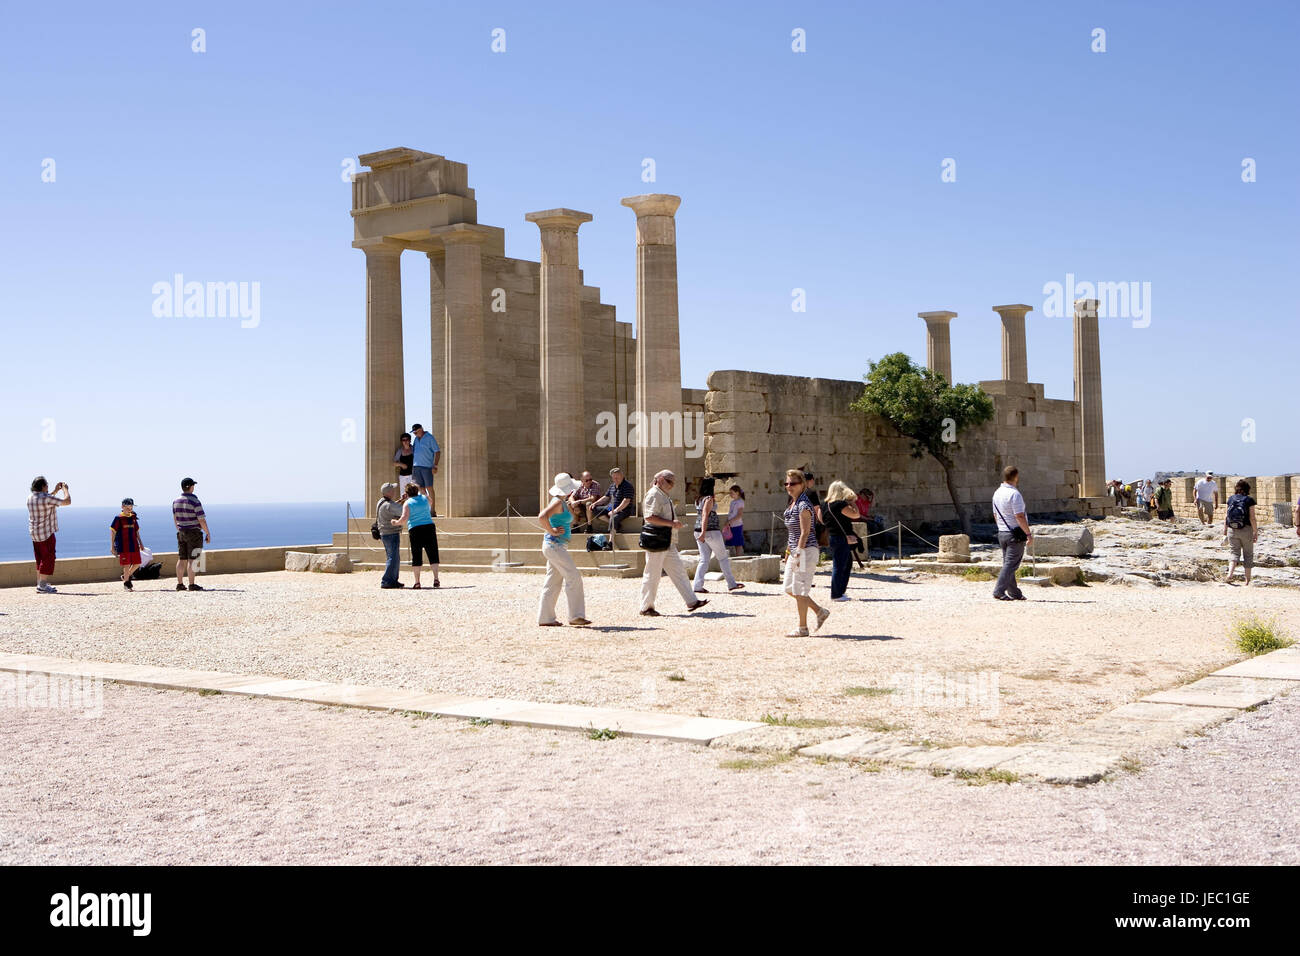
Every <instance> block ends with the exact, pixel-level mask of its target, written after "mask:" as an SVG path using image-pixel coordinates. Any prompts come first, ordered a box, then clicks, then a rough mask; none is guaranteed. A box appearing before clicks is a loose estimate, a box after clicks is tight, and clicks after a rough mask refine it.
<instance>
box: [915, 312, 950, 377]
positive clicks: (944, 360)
mask: <svg viewBox="0 0 1300 956" xmlns="http://www.w3.org/2000/svg"><path fill="white" fill-rule="evenodd" d="M916 314H917V315H918V316H919V317H920V318H923V319H925V364H926V365H927V366H928V367H929V368H930V369H931V371H935V372H938V373H939V374H940V375H942V376H943V377H944V378H946V379H947V380H948V381H949V382H951V381H952V339H951V337H950V336H949V334H948V323H949V322H951V321H952V320H953V319H955V318H957V313H956V312H918V313H916Z"/></svg>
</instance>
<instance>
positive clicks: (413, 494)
mask: <svg viewBox="0 0 1300 956" xmlns="http://www.w3.org/2000/svg"><path fill="white" fill-rule="evenodd" d="M401 505H402V516H401V517H400V518H398V519H397V531H398V534H399V536H400V534H401V531H402V528H403V527H405V528H406V530H407V537H408V538H409V539H410V544H411V573H412V574H413V575H414V576H415V583H414V584H413V585H411V590H415V589H417V588H419V587H420V572H421V571H422V570H423V569H424V558H425V556H426V555H427V556H428V558H429V567H430V569H432V571H433V586H434V587H435V588H440V587H442V582H441V581H439V580H438V529H437V528H436V527H434V524H433V515H432V514H431V511H432V509H431V508H430V506H429V499H428V498H427V497H426V496H425V495H423V494H421V493H420V488H419V486H418V485H416V483H415V482H414V481H411V482H408V483H407V485H406V495H405V497H404V498H402V501H401Z"/></svg>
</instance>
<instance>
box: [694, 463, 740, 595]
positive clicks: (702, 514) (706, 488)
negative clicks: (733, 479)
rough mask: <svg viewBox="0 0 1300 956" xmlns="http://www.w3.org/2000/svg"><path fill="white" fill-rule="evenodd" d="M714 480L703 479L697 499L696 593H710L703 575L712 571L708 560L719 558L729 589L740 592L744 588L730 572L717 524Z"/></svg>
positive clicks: (728, 561) (724, 543)
mask: <svg viewBox="0 0 1300 956" xmlns="http://www.w3.org/2000/svg"><path fill="white" fill-rule="evenodd" d="M713 487H714V479H712V478H705V479H703V480H701V481H700V496H699V497H698V498H697V499H696V500H695V540H696V542H697V543H698V544H699V548H700V563H699V566H698V567H697V568H696V569H695V593H696V594H708V593H709V592H708V591H706V590H705V589H704V575H705V574H706V573H708V570H709V560H710V559H711V558H713V557H714V555H716V556H717V558H718V567H720V568H721V569H722V576H723V577H724V578H726V579H727V590H728V591H738V590H740V589H741V588H743V587H744V585H743V584H737V583H736V578H735V576H734V575H733V574H732V573H731V558H730V557H729V556H728V555H727V545H726V542H725V541H723V540H722V529H721V528H719V527H718V508H717V503H716V502H715V501H714V500H713Z"/></svg>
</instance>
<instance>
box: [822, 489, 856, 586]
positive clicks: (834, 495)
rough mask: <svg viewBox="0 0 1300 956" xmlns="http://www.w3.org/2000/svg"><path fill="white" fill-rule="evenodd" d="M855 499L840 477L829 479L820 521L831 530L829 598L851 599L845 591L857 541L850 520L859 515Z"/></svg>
mask: <svg viewBox="0 0 1300 956" xmlns="http://www.w3.org/2000/svg"><path fill="white" fill-rule="evenodd" d="M857 501H858V495H857V492H855V491H854V490H853V489H852V488H850V487H849V486H848V485H846V484H845V483H844V482H842V481H834V482H831V487H830V490H828V491H827V492H826V504H825V506H824V507H823V508H822V521H823V523H825V525H826V529H827V530H828V531H829V532H830V541H831V561H832V565H831V600H832V601H851V600H853V599H852V598H851V597H849V596H848V595H847V594H845V593H844V592H845V591H847V590H848V588H849V575H850V574H851V573H852V571H853V546H854V545H855V544H857V543H858V539H857V536H856V535H854V533H853V522H855V521H857V520H858V519H859V518H861V517H862V512H860V511H858V505H857Z"/></svg>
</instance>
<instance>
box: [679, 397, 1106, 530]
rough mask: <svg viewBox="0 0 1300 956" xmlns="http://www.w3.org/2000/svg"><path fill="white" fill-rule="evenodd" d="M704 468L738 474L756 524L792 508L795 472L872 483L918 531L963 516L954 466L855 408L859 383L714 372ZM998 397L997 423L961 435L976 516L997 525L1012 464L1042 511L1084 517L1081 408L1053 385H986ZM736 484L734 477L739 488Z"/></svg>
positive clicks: (965, 480)
mask: <svg viewBox="0 0 1300 956" xmlns="http://www.w3.org/2000/svg"><path fill="white" fill-rule="evenodd" d="M708 384H709V392H708V397H707V399H706V409H707V423H708V424H707V442H706V455H705V460H704V464H705V468H706V469H707V471H708V473H709V474H712V475H717V476H727V477H728V478H729V479H730V478H731V477H733V476H734V479H735V481H736V483H738V484H740V485H741V486H743V487H744V488H745V491H746V495H747V506H746V515H747V517H748V520H747V522H746V527H747V528H752V529H754V530H762V529H765V528H766V527H767V526H768V522H769V518H768V515H767V514H764V513H763V512H768V511H774V510H775V511H779V510H781V509H783V508H784V505H785V501H786V496H785V492H784V489H783V488H782V487H781V482H782V481H783V480H784V476H785V471H786V469H787V468H803V469H807V470H810V471H812V472H813V473H814V474H816V475H817V478H818V486H819V488H820V489H821V490H822V491H823V492H824V491H825V489H826V488H827V487H829V485H830V483H831V481H833V480H835V479H840V480H843V481H846V482H848V483H849V484H850V485H851V486H852V487H853V488H854V489H855V490H858V489H861V488H863V487H869V488H871V489H872V490H873V491H874V492H875V494H876V512H875V513H877V514H880V515H882V516H885V517H887V518H888V519H890V520H894V519H901V520H902V521H903V522H904V523H906V524H909V525H912V526H913V527H915V526H916V525H919V524H920V523H921V522H924V521H943V520H951V519H952V518H954V517H955V514H954V511H953V507H952V499H951V497H950V496H949V494H948V487H947V484H946V482H945V480H944V475H943V469H942V468H941V467H940V466H939V464H938V463H937V462H935V461H934V460H933V459H931V458H929V457H928V456H927V457H925V458H921V459H917V458H913V457H912V455H911V451H910V442H908V441H907V440H906V439H904V438H902V437H901V436H899V435H898V434H897V433H896V432H895V431H894V430H893V428H892V427H890V426H889V425H887V424H886V423H885V422H884V421H883V420H881V419H879V418H876V417H871V416H866V415H863V414H861V413H859V412H855V411H852V410H851V409H850V408H849V406H850V404H851V403H852V402H853V401H854V400H855V399H857V398H858V397H859V396H860V395H861V394H862V384H861V383H860V382H851V381H838V380H832V379H809V378H798V377H795V376H788V375H768V374H764V373H760V372H742V371H718V372H714V373H712V374H711V375H710V376H709V380H708ZM980 385H981V387H982V388H984V390H985V391H986V392H988V393H989V394H990V395H991V396H992V397H993V401H994V406H995V409H996V416H995V419H994V420H993V421H992V422H989V423H988V424H986V425H982V426H980V427H979V428H975V429H971V430H970V431H968V432H967V433H966V434H964V435H963V436H962V440H961V448H960V450H959V451H958V453H957V455H956V459H957V468H956V472H955V475H954V478H955V482H956V485H957V490H958V494H959V496H960V497H961V500H962V501H963V503H964V504H966V505H967V506H968V507H969V508H970V509H971V514H972V516H973V517H974V518H975V519H976V520H986V521H987V520H990V519H991V518H992V508H991V505H990V499H991V498H992V496H993V492H994V490H996V488H997V486H998V484H999V483H1000V482H1001V471H1002V468H1003V467H1004V466H1005V465H1009V464H1015V465H1017V466H1018V467H1019V468H1020V471H1021V475H1022V477H1021V482H1020V487H1021V489H1022V490H1023V492H1024V494H1025V497H1026V499H1027V501H1028V503H1029V509H1030V511H1031V512H1035V513H1042V512H1049V511H1078V510H1080V502H1079V499H1078V482H1079V472H1078V468H1079V466H1078V440H1077V429H1078V405H1077V404H1076V403H1075V402H1072V401H1061V400H1057V399H1049V398H1045V397H1044V395H1043V386H1042V385H1037V384H1021V383H1016V382H1004V381H993V382H981V383H980ZM727 483H728V484H730V483H731V482H730V481H728V482H727Z"/></svg>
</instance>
